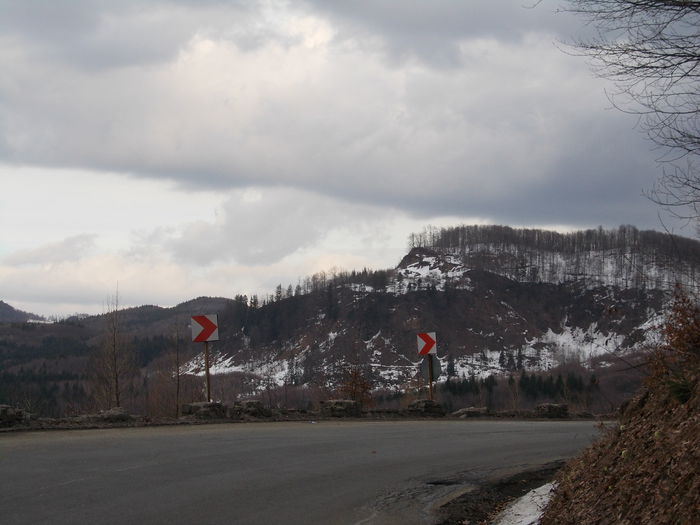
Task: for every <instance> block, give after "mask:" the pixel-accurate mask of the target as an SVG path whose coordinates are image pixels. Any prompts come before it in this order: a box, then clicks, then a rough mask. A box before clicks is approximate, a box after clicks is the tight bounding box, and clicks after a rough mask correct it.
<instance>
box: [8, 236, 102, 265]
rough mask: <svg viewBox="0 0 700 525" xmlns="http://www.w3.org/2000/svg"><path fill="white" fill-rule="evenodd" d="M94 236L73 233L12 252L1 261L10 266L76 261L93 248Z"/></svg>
mask: <svg viewBox="0 0 700 525" xmlns="http://www.w3.org/2000/svg"><path fill="white" fill-rule="evenodd" d="M96 238H97V236H96V235H92V234H82V235H74V236H72V237H67V238H65V239H63V240H61V241H58V242H53V243H49V244H45V245H43V246H39V247H37V248H31V249H27V250H20V251H17V252H14V253H12V254H10V255H8V256H6V257H4V258H3V260H2V262H3V263H4V264H7V265H10V266H25V265H33V264H52V263H62V262H66V261H77V260H78V259H80V258H82V257H84V256H85V255H86V254H87V253H88V252H90V250H92V249H93V248H94V246H95V240H96Z"/></svg>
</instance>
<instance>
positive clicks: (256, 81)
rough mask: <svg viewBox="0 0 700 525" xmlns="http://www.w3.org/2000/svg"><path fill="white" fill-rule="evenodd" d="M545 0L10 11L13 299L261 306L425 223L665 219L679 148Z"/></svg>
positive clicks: (376, 258) (76, 3)
mask: <svg viewBox="0 0 700 525" xmlns="http://www.w3.org/2000/svg"><path fill="white" fill-rule="evenodd" d="M533 3H535V2H532V1H531V0H514V1H510V0H499V1H493V0H470V1H459V0H430V1H428V0H400V1H397V0H353V1H346V0H336V1H332V0H307V1H300V0H299V1H277V0H263V1H256V0H220V1H217V0H208V1H202V0H196V1H195V0H170V1H166V0H159V1H144V0H133V1H128V0H120V1H118V2H115V1H113V0H73V1H63V2H54V1H40V0H36V1H31V0H23V1H20V0H0V70H1V71H2V74H0V181H1V182H2V186H1V188H2V191H1V192H0V225H1V230H0V300H4V301H5V302H8V303H10V304H12V305H13V306H15V307H17V308H20V309H23V310H27V311H31V312H35V313H38V314H41V315H53V314H56V315H66V314H71V313H74V312H88V313H100V312H102V311H103V310H104V304H105V303H106V302H107V301H108V300H109V297H110V295H113V294H114V291H115V289H116V287H117V283H118V287H119V295H120V300H121V302H122V303H123V304H125V305H139V304H158V305H162V306H171V305H174V304H177V303H179V302H182V301H184V300H187V299H190V298H193V297H196V296H200V295H219V296H227V297H232V296H233V295H234V294H237V293H246V294H251V293H258V294H261V295H264V294H266V293H270V292H273V291H274V287H275V285H276V284H277V283H282V284H283V285H284V286H286V285H287V284H288V283H292V284H296V282H297V280H298V278H300V277H304V276H306V275H310V274H312V273H314V272H318V271H321V270H329V269H331V268H333V267H336V268H342V269H348V270H350V269H361V268H362V267H370V268H387V267H393V266H395V265H396V264H397V263H398V261H399V260H400V259H401V257H402V256H403V255H404V253H405V251H406V239H407V236H408V234H409V233H411V232H414V231H420V230H421V229H422V228H423V227H424V226H425V225H427V224H432V225H438V226H441V225H457V224H461V223H493V224H508V225H512V226H539V227H552V228H556V229H560V230H566V229H574V228H585V227H595V226H598V225H603V226H605V227H616V226H618V225H620V224H634V225H637V226H638V227H640V228H652V229H661V223H660V222H659V218H658V216H657V213H658V210H657V208H656V206H655V205H653V204H652V203H650V202H649V201H648V200H647V199H645V198H644V197H643V196H642V193H643V191H644V190H645V189H646V190H648V189H649V188H651V187H652V185H653V183H654V180H655V179H656V178H657V177H658V176H659V173H660V171H661V168H660V166H659V165H658V163H657V161H656V159H657V158H658V156H659V152H658V151H654V150H653V149H652V146H651V144H650V143H649V142H648V141H647V140H646V139H645V137H644V135H643V134H642V133H641V132H640V131H639V130H638V129H637V128H636V124H637V122H636V119H635V118H634V117H633V116H630V115H626V114H623V113H621V112H619V111H616V110H614V109H611V104H610V102H609V101H608V99H607V98H606V90H610V89H611V88H612V86H610V85H609V84H607V83H606V82H605V81H603V80H600V79H596V78H595V77H594V76H593V75H592V73H591V72H590V68H589V64H587V62H586V60H585V59H582V58H580V57H575V56H571V55H570V54H567V53H565V52H563V51H562V47H564V46H563V44H562V42H566V41H571V40H573V39H575V38H576V37H577V36H579V35H581V33H582V31H584V30H585V27H584V26H583V21H582V20H579V19H575V18H573V17H572V16H570V15H568V14H565V13H557V9H558V7H560V6H559V4H558V2H557V1H555V0H550V1H548V0H545V1H544V2H542V3H541V4H539V5H538V6H537V7H536V8H534V9H532V8H530V7H531V5H532V4H533ZM679 233H681V234H683V233H685V234H687V235H690V234H691V233H692V232H684V231H679Z"/></svg>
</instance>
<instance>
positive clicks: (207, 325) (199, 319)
mask: <svg viewBox="0 0 700 525" xmlns="http://www.w3.org/2000/svg"><path fill="white" fill-rule="evenodd" d="M190 326H191V327H192V341H194V342H195V343H206V342H207V341H218V340H219V320H218V318H217V315H216V314H213V315H193V316H192V323H190Z"/></svg>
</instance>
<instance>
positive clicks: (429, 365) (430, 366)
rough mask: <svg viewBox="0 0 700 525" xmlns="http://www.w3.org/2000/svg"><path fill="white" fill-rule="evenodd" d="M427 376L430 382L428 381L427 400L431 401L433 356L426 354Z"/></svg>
mask: <svg viewBox="0 0 700 525" xmlns="http://www.w3.org/2000/svg"><path fill="white" fill-rule="evenodd" d="M428 376H429V377H430V381H428V386H429V388H428V394H429V395H428V399H430V400H431V401H432V400H433V356H432V355H430V354H428Z"/></svg>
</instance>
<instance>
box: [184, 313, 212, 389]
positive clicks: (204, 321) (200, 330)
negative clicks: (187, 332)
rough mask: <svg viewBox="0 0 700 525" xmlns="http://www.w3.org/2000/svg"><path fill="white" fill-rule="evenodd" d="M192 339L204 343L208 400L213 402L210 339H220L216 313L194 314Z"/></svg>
mask: <svg viewBox="0 0 700 525" xmlns="http://www.w3.org/2000/svg"><path fill="white" fill-rule="evenodd" d="M190 326H191V328H192V341H193V342H195V343H204V368H205V374H206V378H207V401H208V402H211V385H210V381H209V341H218V340H219V319H218V316H217V315H216V314H210V315H193V316H192V322H191V324H190Z"/></svg>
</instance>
